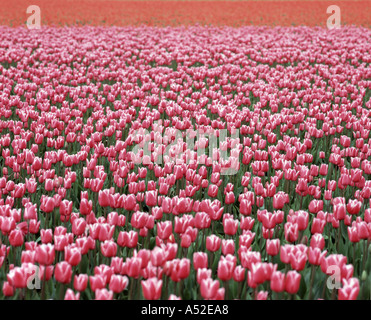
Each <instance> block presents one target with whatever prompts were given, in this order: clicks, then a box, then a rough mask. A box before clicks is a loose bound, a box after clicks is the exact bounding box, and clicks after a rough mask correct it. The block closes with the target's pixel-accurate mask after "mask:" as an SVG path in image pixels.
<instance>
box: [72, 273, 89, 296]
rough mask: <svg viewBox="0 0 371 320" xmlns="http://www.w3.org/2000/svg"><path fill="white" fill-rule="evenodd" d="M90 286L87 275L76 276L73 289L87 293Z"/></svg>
mask: <svg viewBox="0 0 371 320" xmlns="http://www.w3.org/2000/svg"><path fill="white" fill-rule="evenodd" d="M87 285H88V275H87V274H83V273H81V274H79V275H75V277H74V280H73V288H74V289H75V290H76V291H80V292H82V291H85V290H86V287H87Z"/></svg>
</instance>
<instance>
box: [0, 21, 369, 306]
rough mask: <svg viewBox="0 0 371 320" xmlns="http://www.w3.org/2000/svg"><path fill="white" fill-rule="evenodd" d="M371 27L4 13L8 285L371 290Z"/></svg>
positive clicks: (42, 290) (24, 288) (4, 282)
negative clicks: (65, 23)
mask: <svg viewBox="0 0 371 320" xmlns="http://www.w3.org/2000/svg"><path fill="white" fill-rule="evenodd" d="M370 36H371V31H370V29H365V28H360V27H359V28H357V27H344V28H341V29H340V30H331V31H329V30H327V29H323V28H320V27H315V28H310V27H299V28H293V27H288V28H284V27H275V28H269V27H241V28H230V27H223V28H217V27H196V26H193V27H177V28H154V27H111V28H104V27H89V26H85V27H68V28H67V27H66V28H53V27H43V28H42V29H40V30H27V29H26V28H25V27H17V28H9V27H0V152H1V156H0V167H1V172H0V194H1V199H0V230H1V234H0V283H1V286H2V288H1V289H2V290H1V292H0V298H7V299H357V298H358V299H366V298H369V297H370V294H371V288H370V279H371V275H370V272H369V270H370V266H371V262H370V259H369V255H370V253H371V249H370V240H371V208H370V204H371V202H370V196H371V179H370V177H371V161H370V155H371V137H370V136H369V133H370V129H371V114H370V109H371V81H370V79H371V67H370V62H371V54H370V52H371V43H370Z"/></svg>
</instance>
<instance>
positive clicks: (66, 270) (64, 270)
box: [54, 261, 72, 284]
mask: <svg viewBox="0 0 371 320" xmlns="http://www.w3.org/2000/svg"><path fill="white" fill-rule="evenodd" d="M54 277H55V280H57V281H58V282H60V283H63V284H67V283H70V282H71V277H72V267H71V265H70V264H69V263H68V262H66V261H62V262H59V263H57V264H56V265H55V269H54Z"/></svg>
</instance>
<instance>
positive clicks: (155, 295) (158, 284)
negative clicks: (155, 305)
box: [141, 277, 162, 300]
mask: <svg viewBox="0 0 371 320" xmlns="http://www.w3.org/2000/svg"><path fill="white" fill-rule="evenodd" d="M141 285H142V293H143V297H144V298H145V299H146V300H158V299H160V296H161V290H162V280H159V279H157V278H155V277H153V278H149V279H147V280H142V281H141Z"/></svg>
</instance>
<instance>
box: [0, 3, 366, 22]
mask: <svg viewBox="0 0 371 320" xmlns="http://www.w3.org/2000/svg"><path fill="white" fill-rule="evenodd" d="M31 4H34V5H38V6H39V7H40V9H41V23H42V24H48V25H71V24H73V25H76V24H77V25H80V24H91V25H106V26H110V25H117V26H125V25H134V26H135V25H142V24H147V25H156V26H176V25H192V24H197V23H198V24H201V25H216V26H219V25H229V26H241V25H271V26H272V25H281V26H290V25H307V26H316V25H319V26H326V21H327V18H328V17H329V15H328V14H327V13H326V9H327V7H328V6H330V5H332V4H336V5H338V6H339V7H340V9H341V23H342V24H354V25H361V26H367V27H369V26H370V25H371V20H370V17H371V4H370V1H341V0H340V1H336V2H332V1H232V2H231V1H118V0H111V1H101V0H73V1H72V0H38V1H34V2H32V3H31V2H30V0H17V1H9V0H0V5H1V8H2V10H1V14H0V25H10V26H19V25H25V23H26V20H27V17H28V15H27V13H26V9H27V7H28V6H29V5H31Z"/></svg>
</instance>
